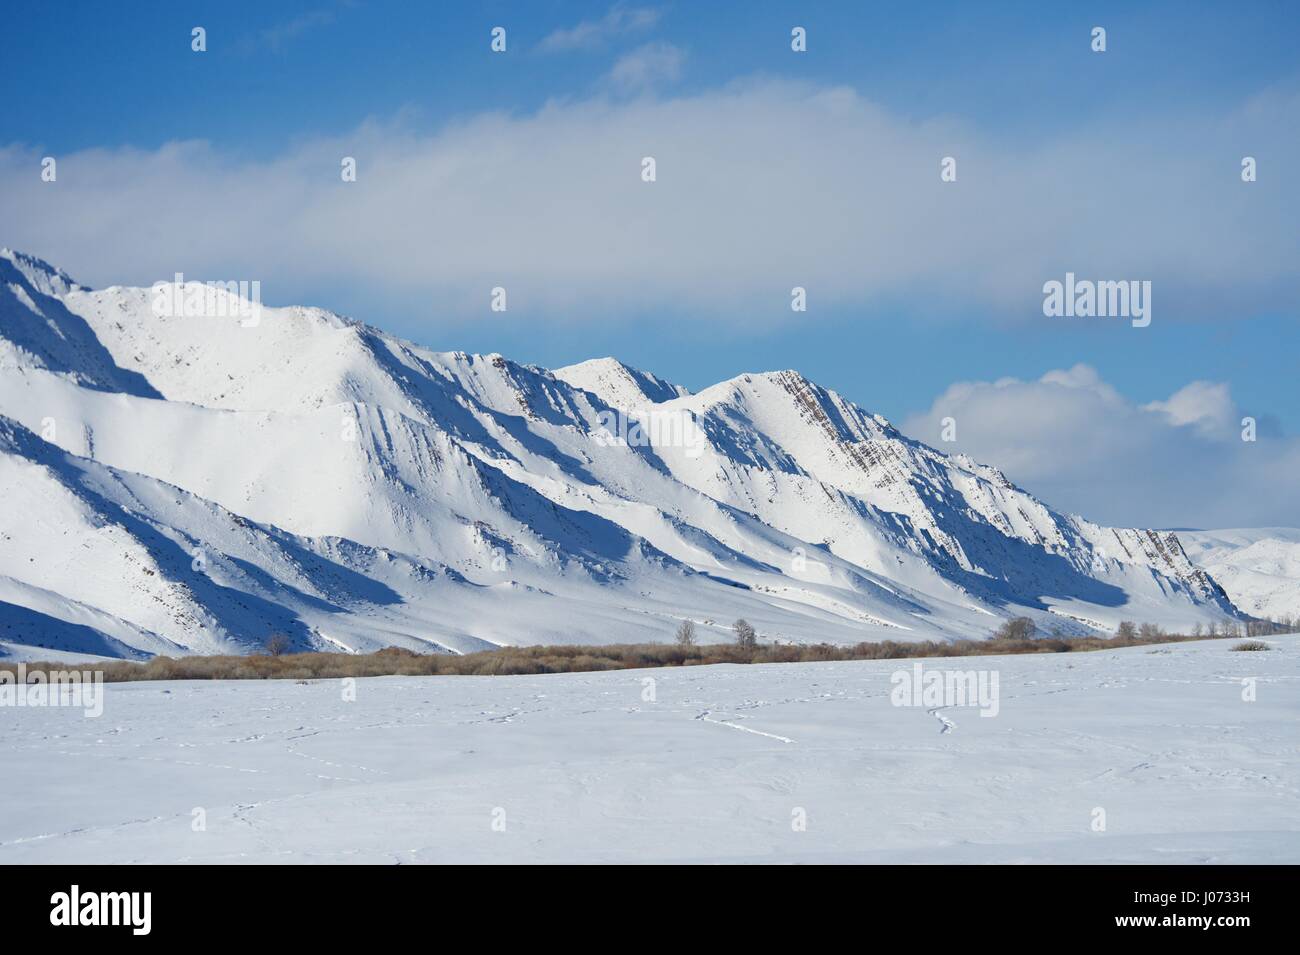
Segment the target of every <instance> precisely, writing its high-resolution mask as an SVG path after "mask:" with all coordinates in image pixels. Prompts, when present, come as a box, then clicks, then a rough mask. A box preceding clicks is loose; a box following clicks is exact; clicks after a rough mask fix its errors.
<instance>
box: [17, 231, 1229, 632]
mask: <svg viewBox="0 0 1300 955" xmlns="http://www.w3.org/2000/svg"><path fill="white" fill-rule="evenodd" d="M164 288H174V287H173V286H164ZM186 288H188V284H187V286H186ZM176 291H177V292H178V294H179V292H180V290H179V289H177V290H176ZM213 296H214V297H215V300H219V301H222V302H224V301H226V300H227V299H230V298H231V296H230V294H229V293H227V292H218V293H213ZM223 296H224V298H223ZM180 297H182V298H183V297H184V296H183V295H182V296H180ZM153 299H154V293H153V292H152V290H150V289H145V288H124V287H117V286H114V287H111V288H107V289H100V290H91V289H86V288H83V287H81V286H79V285H77V284H76V283H75V282H73V281H72V280H71V279H70V278H68V277H67V276H66V275H64V274H63V273H61V272H58V271H57V270H56V269H54V268H53V267H52V266H49V265H47V264H46V263H43V262H41V261H40V260H38V259H34V258H32V257H30V256H24V255H22V254H20V253H13V252H7V251H5V252H0V486H2V487H3V489H4V493H3V494H0V640H4V641H7V642H10V643H13V644H24V645H27V646H31V647H38V648H50V649H57V650H65V651H71V652H83V653H94V654H103V655H116V656H124V657H131V656H139V655H150V654H156V653H192V652H198V653H211V652H249V651H252V650H257V649H260V648H261V647H263V646H264V645H265V643H266V641H267V639H268V638H269V637H270V636H271V635H272V634H282V635H284V636H286V637H288V638H289V640H290V641H291V645H292V646H293V647H294V648H295V649H312V648H317V649H329V650H344V651H365V650H372V649H376V648H378V647H382V646H386V645H393V644H396V645H401V646H407V647H411V648H415V649H421V650H428V649H436V650H449V651H470V650H477V649H482V648H485V647H490V646H497V645H510V644H516V645H517V644H537V643H609V642H644V641H654V640H661V639H664V638H665V637H667V636H668V635H670V634H671V633H672V632H673V630H674V628H675V627H676V625H677V623H678V621H679V620H680V619H682V618H690V619H692V620H694V621H695V622H696V624H697V627H698V629H699V632H700V634H701V638H702V639H704V640H706V641H710V640H726V639H729V638H730V632H729V627H730V624H731V622H732V621H733V620H735V619H736V618H737V617H745V618H746V619H748V620H749V621H750V622H751V623H753V624H754V625H755V626H756V627H757V628H758V630H759V632H760V633H761V634H763V636H764V637H765V638H766V639H771V640H784V641H791V642H816V641H829V642H833V643H840V644H843V643H856V642H859V641H862V640H879V639H885V638H889V639H897V640H921V639H940V640H952V639H961V638H980V637H984V636H987V635H988V634H989V633H990V632H991V631H992V630H993V629H995V628H996V626H997V625H998V623H999V622H1000V621H1001V620H1003V619H1005V618H1008V617H1011V616H1017V615H1028V616H1031V617H1034V618H1035V619H1036V620H1037V621H1038V622H1039V623H1040V624H1041V625H1042V626H1043V627H1044V628H1045V629H1061V630H1063V631H1065V632H1067V633H1088V632H1096V631H1103V632H1110V631H1113V629H1114V627H1115V626H1116V625H1117V624H1118V623H1119V622H1120V621H1121V620H1133V621H1149V622H1152V623H1157V624H1160V625H1163V626H1165V627H1167V628H1170V629H1190V628H1191V627H1192V626H1194V625H1195V624H1197V623H1200V624H1203V625H1204V624H1209V623H1211V622H1222V621H1223V620H1225V619H1227V618H1231V617H1237V616H1239V615H1240V612H1239V610H1238V609H1237V608H1236V607H1234V606H1233V604H1232V602H1231V600H1230V599H1229V597H1228V595H1227V594H1226V593H1225V592H1224V590H1223V589H1222V588H1221V587H1220V585H1219V583H1218V582H1216V580H1215V579H1214V578H1213V577H1212V576H1211V575H1209V574H1207V573H1206V572H1205V571H1204V570H1203V569H1202V568H1199V567H1197V566H1195V565H1194V564H1193V563H1192V562H1191V561H1190V560H1189V559H1188V558H1187V555H1186V554H1185V553H1184V552H1183V549H1182V545H1181V543H1180V541H1179V538H1178V536H1177V535H1175V534H1172V533H1168V532H1156V531H1149V530H1143V529H1131V528H1106V527H1100V526H1098V525H1096V524H1093V523H1091V522H1089V521H1087V520H1084V519H1083V518H1080V517H1073V516H1069V515H1063V514H1059V513H1057V512H1055V511H1053V510H1051V509H1050V508H1049V507H1048V506H1047V505H1046V504H1044V503H1043V502H1041V501H1039V500H1037V499H1036V498H1034V497H1033V496H1032V495H1030V494H1028V493H1026V492H1025V491H1023V490H1020V489H1019V488H1017V487H1015V486H1014V485H1013V484H1011V482H1010V481H1008V480H1007V478H1006V477H1005V476H1004V475H1003V474H1002V473H1001V472H999V471H998V470H997V469H996V468H993V467H990V466H987V465H983V464H980V463H977V462H975V461H973V460H971V459H969V458H967V457H965V456H963V455H955V456H949V455H946V454H943V453H941V452H940V451H937V450H935V449H933V448H929V447H927V446H925V445H922V444H920V443H918V442H916V441H913V440H911V439H909V438H907V437H906V436H905V435H903V434H901V433H900V432H898V431H897V430H896V429H895V428H894V427H893V426H892V425H890V423H889V422H888V421H886V420H885V419H884V418H882V417H880V416H879V415H874V414H871V413H869V412H867V411H865V410H863V409H861V408H859V407H857V406H856V405H853V404H852V403H851V402H848V401H846V400H845V399H844V398H842V397H841V396H839V395H837V394H836V393H834V392H832V391H828V390H827V389H824V388H821V387H820V386H818V385H816V384H815V383H813V382H810V381H808V380H807V379H805V378H804V377H802V376H801V375H799V374H798V373H797V372H793V371H779V372H768V373H763V374H746V375H740V376H738V377H736V378H734V379H731V380H729V381H725V382H722V383H720V384H717V385H714V386H712V387H710V388H706V389H705V390H703V391H701V392H699V393H698V394H690V393H688V392H687V391H686V390H685V389H683V388H680V387H678V386H675V385H672V384H670V383H668V382H664V381H662V380H661V379H658V378H656V377H655V376H653V375H650V374H648V373H645V372H640V371H637V370H635V369H629V368H627V367H626V366H624V365H622V364H621V363H619V362H617V361H615V360H613V359H598V360H594V361H590V362H584V363H582V364H579V365H574V366H570V367H568V368H562V369H560V370H559V371H558V372H555V373H552V372H549V371H547V370H545V369H542V368H536V367H533V366H527V365H521V364H518V363H516V362H512V361H510V360H509V359H507V358H504V357H502V356H500V355H468V354H465V353H463V352H433V351H429V350H427V349H424V348H421V347H419V346H417V345H414V344H412V343H410V342H406V341H402V340H400V339H397V338H395V337H393V336H391V335H387V334H385V333H383V332H381V331H379V330H378V329H375V328H371V327H369V326H366V325H363V324H361V323H360V322H357V321H355V320H352V319H349V318H344V317H342V316H339V315H335V314H333V313H331V312H328V311H325V310H322V309H318V308H305V307H289V308H273V307H270V306H264V307H262V309H261V317H260V320H259V321H258V322H257V323H256V324H255V325H249V324H246V321H245V319H244V318H241V317H240V315H241V314H242V313H241V312H240V310H239V309H238V308H234V307H229V308H225V309H223V311H224V312H225V313H226V314H224V315H216V314H213V315H202V316H189V317H182V316H175V315H164V314H156V313H155V311H154V309H153V307H152V306H153ZM228 304H229V305H231V306H233V305H235V304H237V300H234V301H231V302H229V303H228ZM629 405H631V406H632V407H630V408H629V407H628V406H629ZM620 410H621V411H625V412H633V413H634V414H635V415H637V416H641V417H643V418H645V423H646V424H649V423H651V422H653V421H661V422H667V423H669V424H671V423H673V422H677V423H678V424H679V425H680V426H681V427H680V428H679V429H677V430H676V431H674V430H673V429H672V428H667V429H665V430H664V431H662V432H655V433H653V434H652V440H651V441H650V442H649V443H646V442H645V441H642V440H640V439H638V437H637V434H636V432H637V430H638V429H635V428H631V429H628V433H626V434H624V433H622V429H621V427H620V428H619V429H617V430H618V431H619V433H616V434H613V433H611V432H610V430H609V428H608V426H607V425H608V423H609V421H610V417H611V412H614V411H620ZM623 417H624V418H626V415H624V416H623ZM634 423H636V422H634ZM688 426H689V427H688ZM688 433H689V434H690V435H693V436H697V437H698V438H699V441H697V442H687V441H685V440H684V439H683V435H686V434H688Z"/></svg>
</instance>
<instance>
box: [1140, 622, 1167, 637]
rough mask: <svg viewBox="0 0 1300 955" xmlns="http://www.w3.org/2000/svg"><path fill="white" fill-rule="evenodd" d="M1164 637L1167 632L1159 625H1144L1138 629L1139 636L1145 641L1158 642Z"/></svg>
mask: <svg viewBox="0 0 1300 955" xmlns="http://www.w3.org/2000/svg"><path fill="white" fill-rule="evenodd" d="M1164 635H1165V632H1164V631H1163V630H1161V629H1160V627H1159V625H1157V624H1154V623H1144V624H1142V626H1140V627H1138V636H1140V637H1141V638H1142V639H1143V640H1158V639H1160V638H1161V637H1163V636H1164Z"/></svg>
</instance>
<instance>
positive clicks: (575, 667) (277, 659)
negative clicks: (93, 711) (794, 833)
mask: <svg viewBox="0 0 1300 955" xmlns="http://www.w3.org/2000/svg"><path fill="white" fill-rule="evenodd" d="M1202 639H1211V638H1209V637H1194V636H1183V635H1177V634H1160V635H1158V636H1148V637H1132V638H1121V637H1045V638H1042V639H1027V640H1008V639H999V638H993V639H989V640H960V641H957V642H955V643H936V642H933V641H926V642H922V643H897V642H895V641H893V640H884V641H881V642H879V643H859V644H857V645H855V646H849V647H842V646H833V645H831V644H824V643H822V644H812V645H791V644H760V645H759V646H757V647H755V648H753V649H743V648H741V647H738V646H734V645H731V644H706V645H704V646H680V645H678V644H669V643H647V644H615V645H611V646H600V647H586V646H541V647H502V648H501V649H498V650H484V651H481V652H479V653H468V654H464V655H454V654H446V653H429V654H420V653H414V652H412V651H410V650H404V649H401V648H399V647H389V648H387V649H384V650H380V651H378V652H377V653H367V654H357V655H351V654H344V653H292V654H283V655H280V656H272V655H261V656H229V657H225V656H222V657H200V656H194V657H180V658H174V657H155V658H154V659H152V660H150V661H149V662H148V663H131V662H114V663H96V664H87V665H85V666H84V667H82V668H84V669H94V670H102V671H103V673H104V680H105V681H106V682H109V683H125V682H130V681H134V680H318V679H339V678H342V677H362V676H499V675H505V674H534V673H576V672H589V671H593V670H633V669H640V668H644V667H674V666H703V665H707V664H714V663H740V664H748V663H808V662H817V661H835V660H892V659H904V658H909V657H958V656H960V657H965V656H991V655H997V654H1012V653H1074V652H1079V651H1087V650H1110V649H1115V648H1117V647H1133V646H1143V645H1146V644H1154V643H1174V642H1179V641H1186V640H1202ZM1264 646H1265V648H1267V644H1265V645H1264ZM1245 648H1246V647H1245V645H1244V644H1238V645H1237V646H1236V647H1234V648H1233V649H1237V650H1240V649H1245ZM71 666H72V665H71V664H67V663H28V664H27V673H28V675H29V676H30V674H32V673H34V672H37V671H42V670H66V669H69V668H70V667H71ZM16 667H17V664H14V663H4V662H0V670H9V671H11V672H13V671H15V670H16Z"/></svg>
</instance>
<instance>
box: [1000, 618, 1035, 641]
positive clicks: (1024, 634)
mask: <svg viewBox="0 0 1300 955" xmlns="http://www.w3.org/2000/svg"><path fill="white" fill-rule="evenodd" d="M1037 633H1038V627H1036V626H1034V621H1032V620H1030V619H1029V618H1028V617H1012V618H1011V619H1010V620H1008V621H1007V622H1006V623H1004V624H1003V625H1002V626H1000V627H998V629H997V632H996V633H994V634H993V636H994V638H995V639H998V640H1032V639H1034V637H1035V635H1036V634H1037Z"/></svg>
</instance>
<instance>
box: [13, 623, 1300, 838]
mask: <svg viewBox="0 0 1300 955" xmlns="http://www.w3.org/2000/svg"><path fill="white" fill-rule="evenodd" d="M1235 642H1236V641H1232V640H1216V641H1206V642H1198V643H1186V644H1174V645H1168V646H1163V647H1139V648H1132V649H1125V650H1115V651H1105V652H1098V653H1077V654H1042V655H1035V656H1019V657H975V658H966V659H956V658H953V659H946V660H927V661H923V666H925V667H927V668H930V667H933V668H937V669H962V670H971V669H973V670H980V669H983V670H992V671H996V672H997V674H998V676H999V687H1000V697H999V712H998V715H997V716H996V717H993V718H983V717H981V716H980V715H979V710H978V709H974V708H956V707H954V708H949V709H945V710H939V711H936V712H931V711H930V710H928V709H927V708H925V707H915V708H911V707H896V706H893V705H891V701H890V693H891V689H892V684H891V679H890V677H891V674H892V673H894V672H896V671H898V670H905V671H909V672H910V670H911V667H912V665H913V662H914V661H907V660H904V661H872V662H855V663H828V664H775V665H767V666H749V667H728V666H712V667H696V668H685V669H664V670H631V671H620V672H611V673H592V674H564V675H551V676H541V677H531V676H530V677H435V678H423V679H421V678H379V679H369V680H361V681H358V682H357V686H356V699H355V701H352V702H345V701H344V700H343V693H342V687H341V685H340V684H339V683H338V682H337V681H321V682H316V683H311V684H305V685H304V684H298V683H294V682H291V681H269V682H235V683H220V682H217V683H209V682H188V683H180V682H177V683H138V684H117V685H110V686H109V687H108V688H107V693H108V697H107V700H106V703H105V711H104V715H103V716H102V717H101V718H99V719H87V718H84V717H83V716H82V715H81V712H80V711H79V710H73V709H0V756H2V757H3V759H4V764H5V767H6V769H7V770H8V774H9V776H10V778H13V779H20V780H22V781H23V785H22V789H21V793H19V791H18V790H17V789H16V788H15V787H5V797H4V799H3V801H0V863H32V862H76V863H86V862H321V863H338V862H375V863H389V862H393V863H421V862H423V863H430V862H506V861H513V862H694V861H704V862H961V863H980V862H1167V863H1186V862H1205V863H1228V862H1233V863H1296V862H1300V759H1297V756H1298V755H1300V753H1298V750H1300V733H1298V732H1297V730H1298V728H1300V636H1295V635H1292V636H1286V637H1275V638H1269V640H1268V642H1269V643H1270V644H1271V645H1272V647H1273V649H1272V650H1271V651H1269V652H1259V653H1239V652H1231V651H1230V650H1229V647H1231V646H1232V645H1233V644H1234V643H1235ZM1251 678H1253V679H1254V680H1255V681H1256V682H1255V695H1256V699H1255V700H1254V701H1253V702H1247V701H1246V700H1245V699H1243V692H1244V689H1245V688H1244V687H1243V680H1246V679H1251ZM646 679H652V680H653V681H654V684H653V686H654V691H655V693H654V696H655V700H654V701H651V700H647V699H646V698H645V694H646V684H645V683H644V681H645V680H646ZM200 808H201V809H202V810H204V812H205V822H206V828H205V829H203V831H195V828H194V819H195V815H194V810H195V809H200ZM1098 809H1101V810H1104V813H1105V829H1104V831H1095V830H1094V820H1095V819H1098V818H1099V816H1098V814H1097V812H1096V811H1097V810H1098ZM801 812H802V813H803V814H804V815H805V816H806V821H807V825H806V829H805V830H803V831H799V830H798V829H797V828H796V827H795V825H793V823H795V822H796V821H797V820H798V819H799V818H800V813H801ZM494 821H496V822H497V823H498V825H497V827H496V828H494V825H493V823H494ZM502 823H503V825H502Z"/></svg>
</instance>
